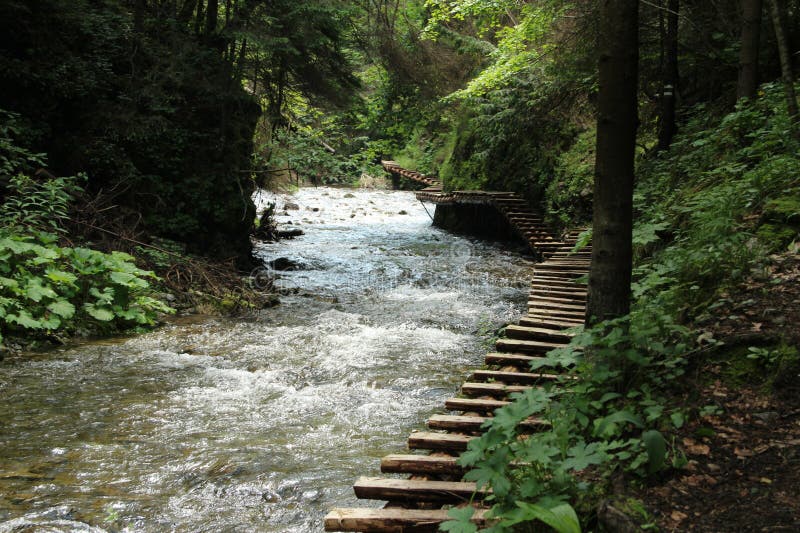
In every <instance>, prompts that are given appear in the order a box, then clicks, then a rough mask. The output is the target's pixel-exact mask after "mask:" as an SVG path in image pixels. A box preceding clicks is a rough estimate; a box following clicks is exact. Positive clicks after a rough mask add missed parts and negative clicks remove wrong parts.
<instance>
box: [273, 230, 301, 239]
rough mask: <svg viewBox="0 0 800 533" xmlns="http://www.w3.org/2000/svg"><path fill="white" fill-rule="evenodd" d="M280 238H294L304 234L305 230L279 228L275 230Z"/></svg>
mask: <svg viewBox="0 0 800 533" xmlns="http://www.w3.org/2000/svg"><path fill="white" fill-rule="evenodd" d="M275 234H276V235H277V236H278V238H279V239H294V238H295V237H299V236H300V235H304V233H303V230H301V229H300V228H294V229H279V230H278V231H276V232H275Z"/></svg>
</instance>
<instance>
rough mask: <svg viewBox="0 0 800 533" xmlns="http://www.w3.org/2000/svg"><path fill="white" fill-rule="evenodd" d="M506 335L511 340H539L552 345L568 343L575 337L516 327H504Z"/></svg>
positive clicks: (571, 334)
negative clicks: (552, 343)
mask: <svg viewBox="0 0 800 533" xmlns="http://www.w3.org/2000/svg"><path fill="white" fill-rule="evenodd" d="M506 335H507V336H508V337H509V338H511V339H524V340H540V341H545V342H554V343H555V342H563V343H568V342H569V341H570V340H572V337H574V336H575V334H574V333H564V332H563V331H559V330H557V329H547V328H543V327H530V326H517V325H511V326H506Z"/></svg>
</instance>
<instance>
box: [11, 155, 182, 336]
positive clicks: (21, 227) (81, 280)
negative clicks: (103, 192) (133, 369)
mask: <svg viewBox="0 0 800 533" xmlns="http://www.w3.org/2000/svg"><path fill="white" fill-rule="evenodd" d="M11 153H14V152H13V151H12V152H11ZM21 153H23V152H22V151H19V150H17V151H16V154H17V155H16V156H14V157H17V158H18V157H21V155H20V154H21ZM22 165H23V163H19V162H18V161H15V160H11V166H12V167H13V168H18V167H20V166H22ZM79 190H80V187H78V185H77V184H76V179H75V178H53V179H47V180H44V179H41V180H38V181H37V180H34V179H32V178H29V177H27V176H25V175H24V174H17V175H15V176H13V177H12V178H11V180H10V182H9V186H8V187H7V189H6V197H5V199H4V202H3V203H2V204H0V223H2V229H0V343H2V339H3V337H4V336H7V335H8V334H10V333H13V334H17V335H22V336H25V337H28V338H32V337H36V336H38V335H49V334H52V333H55V332H63V331H67V332H76V331H84V332H90V331H91V332H102V333H109V332H112V331H119V330H124V329H129V328H131V327H135V326H146V325H152V324H153V323H154V322H155V319H156V316H157V314H158V313H166V312H171V311H172V310H171V309H170V308H169V307H167V306H166V305H164V304H163V303H161V302H160V301H158V300H156V299H154V298H151V297H150V296H148V289H149V288H150V283H149V281H148V280H152V279H155V275H154V274H153V273H152V272H149V271H145V270H141V269H139V268H138V267H137V266H136V265H135V264H134V262H133V257H131V256H129V255H127V254H124V253H120V252H112V253H110V254H106V253H102V252H99V251H97V250H92V249H89V248H81V247H61V246H59V244H58V236H57V235H56V234H57V233H60V232H62V231H63V230H62V227H61V223H63V221H64V220H65V219H66V218H67V216H68V209H69V204H70V202H71V200H72V198H73V195H74V194H75V193H76V192H78V191H79Z"/></svg>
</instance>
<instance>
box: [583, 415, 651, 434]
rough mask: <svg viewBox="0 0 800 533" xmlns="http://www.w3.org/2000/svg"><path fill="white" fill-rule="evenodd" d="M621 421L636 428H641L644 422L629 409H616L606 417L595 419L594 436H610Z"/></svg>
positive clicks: (615, 431)
mask: <svg viewBox="0 0 800 533" xmlns="http://www.w3.org/2000/svg"><path fill="white" fill-rule="evenodd" d="M623 422H628V423H631V424H633V425H634V426H636V427H637V428H641V427H643V426H644V423H643V422H642V419H641V418H639V417H638V416H636V415H634V414H633V413H631V412H630V411H627V410H622V411H616V412H614V413H612V414H610V415H608V416H606V417H603V418H600V419H598V420H595V421H594V424H595V429H594V434H595V436H597V437H602V438H606V437H611V436H613V435H614V434H615V433H617V430H618V425H619V424H621V423H623Z"/></svg>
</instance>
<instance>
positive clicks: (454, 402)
mask: <svg viewBox="0 0 800 533" xmlns="http://www.w3.org/2000/svg"><path fill="white" fill-rule="evenodd" d="M508 403H509V402H507V401H503V400H489V399H481V398H448V399H447V400H445V402H444V408H445V409H448V410H450V411H465V412H470V411H474V412H476V413H493V412H494V410H495V409H498V408H500V407H503V406H505V405H508Z"/></svg>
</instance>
